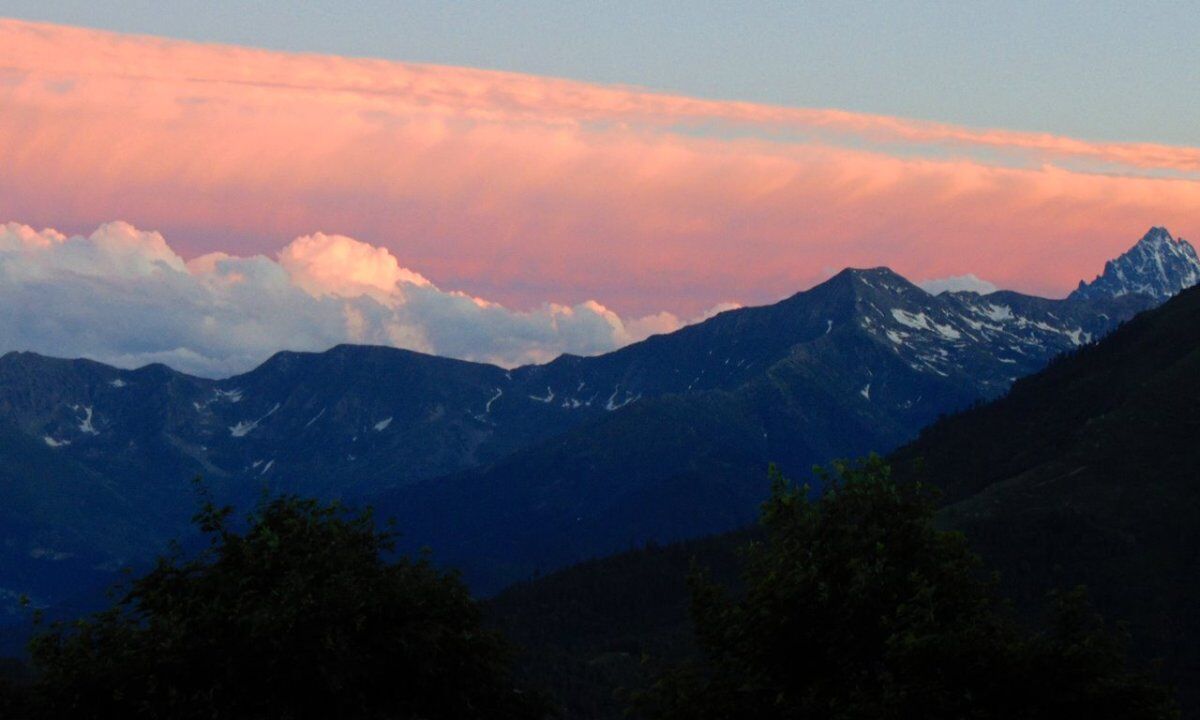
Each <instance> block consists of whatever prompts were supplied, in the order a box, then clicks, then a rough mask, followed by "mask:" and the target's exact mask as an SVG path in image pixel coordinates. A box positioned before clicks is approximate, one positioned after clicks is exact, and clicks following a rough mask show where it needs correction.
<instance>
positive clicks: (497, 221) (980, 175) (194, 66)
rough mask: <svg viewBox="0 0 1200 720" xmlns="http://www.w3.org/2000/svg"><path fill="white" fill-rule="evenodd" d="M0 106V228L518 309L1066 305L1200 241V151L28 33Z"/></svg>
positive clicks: (5, 50)
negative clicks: (365, 271)
mask: <svg viewBox="0 0 1200 720" xmlns="http://www.w3.org/2000/svg"><path fill="white" fill-rule="evenodd" d="M0 107H2V108H3V109H4V112H2V113H0V167H3V168H4V172H3V173H0V219H14V220H21V221H23V222H32V223H36V224H43V225H54V226H57V227H61V228H64V229H67V230H72V231H79V230H82V229H84V228H88V227H93V226H94V225H96V224H98V223H100V222H102V221H104V220H107V219H109V218H113V217H122V218H126V219H129V220H130V221H132V222H134V223H135V224H136V225H138V226H141V227H154V228H160V229H162V230H163V231H164V232H165V233H167V235H168V236H169V237H171V238H172V242H173V243H174V244H175V245H176V247H177V249H178V250H179V251H180V252H181V253H182V254H183V255H184V256H185V257H195V256H197V255H201V254H204V253H209V252H215V251H228V252H234V253H235V254H241V255H244V254H248V253H255V252H258V253H264V254H268V255H274V254H275V253H276V252H277V251H278V249H279V247H280V245H281V244H282V242H283V241H284V240H285V239H287V238H292V237H297V236H309V235H313V236H314V237H315V236H316V235H314V233H326V235H324V236H323V237H332V236H334V234H344V235H347V236H353V237H355V238H358V239H360V240H362V241H363V242H365V243H369V244H370V245H372V246H379V247H380V248H386V249H387V251H388V252H389V253H390V255H389V257H392V259H393V261H394V262H395V264H396V268H398V269H403V268H404V267H413V268H420V270H421V272H422V273H423V274H424V275H426V276H428V277H429V279H430V280H432V281H433V282H434V283H436V284H437V285H438V287H442V288H450V289H453V290H462V291H464V292H467V293H470V294H471V295H475V296H482V297H487V298H490V299H495V300H496V301H498V302H502V303H505V304H506V305H509V306H512V307H517V308H528V307H535V306H538V305H539V304H541V303H543V302H546V301H556V302H560V303H566V304H577V303H580V302H583V301H585V300H588V299H591V298H599V299H601V300H602V301H603V302H604V303H605V305H606V306H608V307H612V308H613V309H614V310H616V311H618V312H621V313H623V314H626V313H636V314H649V313H656V312H659V311H662V310H664V309H666V310H668V311H670V312H671V313H675V314H678V315H680V316H685V317H687V316H693V315H695V314H697V313H699V312H701V311H702V310H703V309H704V308H708V307H711V306H712V305H713V304H714V303H716V302H720V301H727V300H736V301H740V302H762V301H767V300H772V299H776V298H778V297H780V296H782V295H786V294H788V293H791V292H794V291H796V290H799V289H802V288H804V287H807V286H809V285H811V284H812V283H814V282H816V281H819V280H821V279H822V278H823V277H825V276H826V275H827V274H829V272H831V271H834V270H836V269H840V268H841V267H843V266H845V265H857V266H874V265H890V266H892V267H893V268H894V269H896V270H897V271H899V272H901V273H903V274H906V275H909V276H911V277H921V278H923V277H947V276H959V275H966V274H968V273H975V274H978V275H981V276H985V277H987V278H988V279H989V280H991V281H993V282H995V283H996V284H998V285H1000V286H1002V287H1013V288H1017V289H1024V290H1027V291H1033V292H1042V293H1063V292H1065V291H1067V290H1069V289H1070V288H1071V287H1072V286H1073V285H1074V283H1075V282H1076V281H1077V280H1079V279H1080V278H1082V277H1085V276H1087V277H1090V276H1091V275H1093V274H1095V272H1097V271H1098V270H1099V269H1100V266H1101V265H1102V263H1103V261H1104V259H1106V258H1108V257H1110V256H1112V255H1114V254H1115V253H1116V252H1118V251H1120V250H1122V249H1124V248H1125V247H1126V246H1127V245H1129V244H1131V243H1132V242H1133V241H1134V240H1136V238H1137V237H1139V236H1140V234H1141V233H1142V232H1143V231H1144V230H1145V229H1146V227H1148V226H1150V225H1152V224H1153V225H1167V226H1169V227H1171V229H1172V230H1173V231H1175V232H1176V234H1183V235H1185V236H1188V235H1189V233H1190V234H1193V235H1194V231H1195V230H1196V229H1197V221H1198V220H1200V218H1198V217H1197V209H1198V208H1200V148H1189V147H1171V146H1163V145H1153V144H1131V143H1092V142H1087V141H1083V140H1078V139H1073V138H1064V137H1059V136H1053V135H1046V134H1037V133H1021V132H1013V131H1007V130H991V129H971V128H962V127H955V126H951V125H946V124H939V123H929V122H916V121H910V120H904V119H900V118H889V117H881V116H871V115H860V114H854V113H847V112H842V111H836V110H807V109H791V108H778V107H769V106H762V105H753V104H749V103H737V102H717V101H708V100H697V99H691V98H686V97H679V96H671V95H663V94H655V93H650V92H645V91H641V90H638V89H632V88H623V87H610V86H596V85H590V84H586V83H580V82H574V81H569V80H560V79H553V78H540V77H531V76H524V75H517V74H511V73H496V72H488V71H480V70H471V69H463V68H446V67H434V66H423V65H413V64H405V63H394V62H384V61H376V60H356V59H347V58H340V57H328V56H318V55H294V54H284V53H275V52H267V51H259V50H250V49H244V48H235V47H226V46H214V45H203V44H196V43H185V42H177V41H169V40H161V39H154V38H146V37H138V36H123V35H115V34H110V33H103V32H96V31H90V30H82V29H76V28H64V27H58V26H49V25H36V24H28V23H21V22H13V21H0ZM350 259H351V260H352V259H353V258H350ZM344 261H347V258H346V257H340V256H334V255H329V256H327V257H325V258H324V259H323V260H322V261H321V262H324V263H328V266H329V268H334V269H333V270H329V271H328V272H327V273H326V274H329V273H334V274H335V275H336V274H337V273H338V272H340V271H338V270H336V268H340V267H342V266H341V265H339V263H343V264H344ZM313 267H316V266H313ZM314 272H316V271H315V270H314ZM360 280H361V281H362V282H365V283H366V284H368V285H369V284H370V283H371V282H375V281H376V280H378V278H376V279H374V280H373V279H371V278H367V279H360ZM385 280H386V278H385ZM322 282H331V280H329V279H328V278H325V279H324V280H322Z"/></svg>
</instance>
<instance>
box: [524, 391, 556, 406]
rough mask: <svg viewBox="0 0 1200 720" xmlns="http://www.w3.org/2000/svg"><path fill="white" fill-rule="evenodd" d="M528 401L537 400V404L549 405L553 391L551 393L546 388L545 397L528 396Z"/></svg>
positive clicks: (552, 398)
mask: <svg viewBox="0 0 1200 720" xmlns="http://www.w3.org/2000/svg"><path fill="white" fill-rule="evenodd" d="M529 399H530V400H537V401H538V402H540V403H547V404H549V403H550V402H552V401H553V400H554V391H553V390H551V389H550V388H549V387H547V388H546V395H545V397H538V396H537V395H530V396H529Z"/></svg>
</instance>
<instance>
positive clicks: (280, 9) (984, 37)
mask: <svg viewBox="0 0 1200 720" xmlns="http://www.w3.org/2000/svg"><path fill="white" fill-rule="evenodd" d="M0 15H6V16H9V17H17V18H23V19H31V20H44V21H50V22H57V23H65V24H73V25H83V26H88V27H96V28H104V29H109V30H117V31H122V32H136V33H146V34H153V35H164V36H170V37H178V38H184V39H191V40H202V41H216V42H226V43H235V44H243V45H253V46H258V47H264V48H271V49H279V50H293V51H311V52H320V53H332V54H340V55H354V56H367V57H380V58H388V59H396V60H408V61H419V62H431V63H440V64H448V65H462V66H470V67H479V68H489V69H500V70H512V71H518V72H525V73H533V74H538V75H552V76H561V77H569V78H575V79H580V80H590V81H597V82H605V83H623V84H630V85H637V86H642V87H648V88H652V89H656V90H664V91H670V92H678V93H683V94H687V95H693V96H701V97H708V98H719V99H738V100H751V101H757V102H765V103H772V104H779V105H787V106H797V107H833V108H841V109H847V110H855V111H861V112H869V113H881V114H888V115H899V116H905V117H911V118H920V119H930V120H940V121H945V122H951V123H960V124H965V125H973V126H986V127H1003V128H1008V129H1014V130H1032V131H1046V132H1053V133H1059V134H1066V135H1074V136H1078V137H1082V138H1087V139H1095V140H1121V141H1149V142H1160V143H1170V144H1179V145H1194V144H1196V143H1197V142H1198V141H1200V132H1197V130H1196V128H1197V125H1198V123H1197V116H1200V58H1197V39H1198V38H1200V11H1198V9H1197V6H1196V4H1195V3H1189V2H1136V3H1129V2H1086V3H1084V2H1050V3H1033V2H1004V3H1001V2H995V3H983V2H894V3H882V2H872V3H861V2H839V3H798V2H778V3H777V2H755V3H750V2H739V3H732V2H716V3H703V4H701V3H693V2H658V3H645V2H636V3H635V2H603V3H601V2H573V1H568V0H548V1H541V0H538V1H536V2H532V1H531V2H521V3H494V2H475V3H448V2H426V1H420V2H328V1H324V0H322V1H317V2H306V3H303V4H300V3H296V4H286V3H280V2H256V3H245V2H232V1H230V0H208V1H207V2H197V1H194V0H184V1H174V2H147V1H145V0H131V1H126V2H120V3H109V2H96V1H94V0H93V1H87V0H63V1H59V2H46V1H45V0H3V1H0Z"/></svg>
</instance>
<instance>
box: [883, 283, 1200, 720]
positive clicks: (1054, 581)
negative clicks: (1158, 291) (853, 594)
mask: <svg viewBox="0 0 1200 720" xmlns="http://www.w3.org/2000/svg"><path fill="white" fill-rule="evenodd" d="M1198 435H1200V292H1198V291H1196V290H1189V291H1186V292H1184V293H1183V294H1182V295H1180V296H1179V297H1178V298H1176V299H1175V300H1173V301H1171V302H1169V303H1167V304H1166V305H1164V306H1163V307H1161V308H1159V309H1157V310H1154V311H1150V312H1147V313H1144V314H1142V315H1140V316H1138V317H1137V318H1135V319H1133V320H1131V321H1130V322H1129V323H1127V324H1126V325H1125V326H1124V327H1122V328H1121V329H1120V330H1118V331H1117V332H1116V333H1114V334H1113V335H1112V336H1110V337H1109V338H1108V339H1106V340H1105V341H1103V342H1101V343H1099V344H1098V345H1095V346H1092V347H1088V348H1085V349H1083V350H1080V351H1078V352H1076V353H1074V354H1072V355H1071V356H1070V357H1066V358H1063V359H1061V360H1060V361H1058V362H1056V363H1054V364H1053V365H1052V366H1051V367H1049V368H1047V369H1046V370H1045V371H1043V372H1041V373H1039V374H1037V375H1034V376H1032V377H1029V378H1027V379H1025V380H1022V381H1019V382H1018V383H1017V384H1016V385H1015V386H1014V387H1013V389H1012V391H1011V392H1010V393H1009V395H1008V396H1007V397H1005V398H1003V399H1001V400H999V401H997V402H994V403H991V404H989V405H986V406H984V407H981V408H977V409H975V410H972V411H969V412H966V413H963V414H962V415H959V416H956V417H953V418H950V419H948V420H946V421H944V422H941V423H937V424H936V425H934V426H933V427H931V428H929V429H928V430H927V431H926V432H924V433H923V434H922V435H921V438H920V439H919V440H918V441H917V442H915V443H913V444H912V445H909V446H908V447H906V448H904V449H903V450H901V451H899V452H898V453H896V455H895V458H894V459H895V461H896V464H897V466H898V467H899V468H906V467H907V468H908V470H907V471H905V472H903V473H902V477H920V476H925V477H928V478H929V479H930V480H931V481H932V482H934V483H936V484H937V485H938V486H939V487H941V488H943V489H944V492H945V499H946V501H947V505H946V507H945V508H944V509H943V510H942V513H941V517H942V519H943V521H944V522H945V524H946V525H948V526H951V527H954V528H957V529H960V530H962V531H964V532H965V533H966V534H967V536H968V537H969V538H970V539H971V541H972V543H973V545H974V546H975V548H976V549H977V550H978V551H979V552H980V553H981V554H982V555H983V556H984V557H985V559H986V560H987V561H988V562H989V563H990V564H992V565H993V566H994V567H996V568H997V569H998V570H999V571H1000V572H1001V573H1002V576H1003V578H1004V586H1005V589H1006V590H1007V592H1008V594H1009V595H1010V596H1012V597H1013V598H1014V599H1015V600H1017V601H1018V602H1019V603H1023V604H1026V605H1027V604H1029V603H1030V602H1032V601H1034V600H1035V599H1037V598H1038V597H1040V596H1041V595H1042V594H1043V593H1044V592H1045V590H1046V589H1047V588H1051V587H1056V586H1057V587H1065V586H1071V585H1075V584H1078V583H1083V584H1086V585H1087V586H1088V587H1089V588H1091V594H1092V596H1093V598H1094V600H1095V601H1096V603H1097V604H1098V606H1099V607H1100V608H1101V609H1102V610H1103V611H1104V612H1105V613H1106V614H1107V615H1108V616H1110V617H1113V618H1120V619H1123V620H1125V621H1126V622H1128V623H1129V630H1130V633H1131V635H1132V637H1133V649H1134V650H1135V652H1136V654H1137V655H1139V656H1140V657H1141V658H1143V659H1145V660H1151V659H1155V660H1161V662H1162V663H1163V666H1164V670H1165V672H1166V675H1167V677H1168V678H1169V679H1171V680H1172V681H1174V682H1175V683H1176V684H1178V685H1179V687H1180V690H1181V693H1182V694H1183V698H1184V702H1185V704H1186V707H1187V708H1189V709H1190V710H1191V712H1192V715H1193V716H1194V715H1195V713H1196V711H1197V708H1200V688H1197V687H1196V685H1197V682H1196V681H1197V678H1200V612H1197V608H1200V444H1197V442H1196V439H1197V437H1198ZM918 460H919V461H920V464H921V465H923V469H921V470H916V469H915V467H916V465H915V463H917V461H918Z"/></svg>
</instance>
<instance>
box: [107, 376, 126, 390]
mask: <svg viewBox="0 0 1200 720" xmlns="http://www.w3.org/2000/svg"><path fill="white" fill-rule="evenodd" d="M108 384H109V385H111V386H113V387H115V388H118V389H120V388H123V387H125V385H126V382H125V381H124V380H122V379H121V378H117V379H116V380H112V381H110V382H109V383H108Z"/></svg>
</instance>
